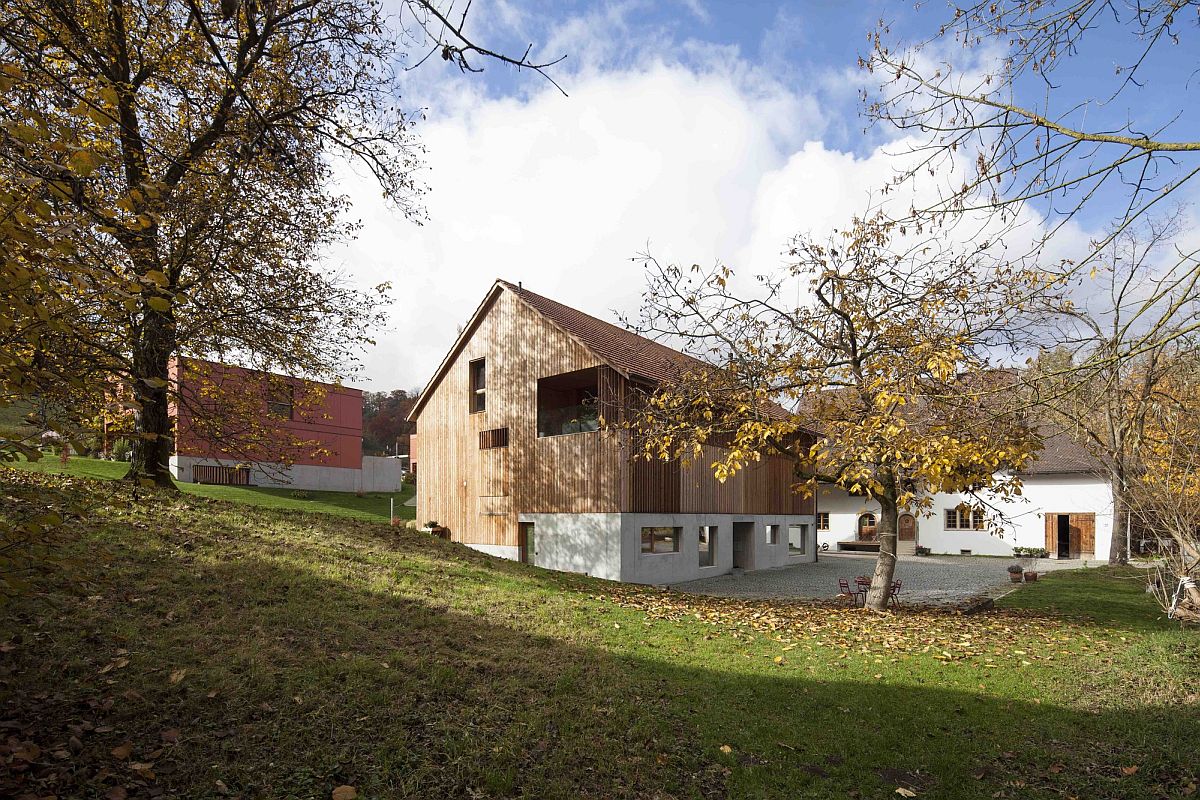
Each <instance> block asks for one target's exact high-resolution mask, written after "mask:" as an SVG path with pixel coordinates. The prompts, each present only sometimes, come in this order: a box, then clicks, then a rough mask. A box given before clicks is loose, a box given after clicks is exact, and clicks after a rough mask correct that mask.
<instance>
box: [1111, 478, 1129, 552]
mask: <svg viewBox="0 0 1200 800" xmlns="http://www.w3.org/2000/svg"><path fill="white" fill-rule="evenodd" d="M1109 480H1110V482H1111V483H1112V500H1113V531H1112V541H1111V542H1110V543H1109V546H1108V560H1109V561H1110V562H1111V563H1113V564H1128V563H1129V548H1128V547H1126V541H1125V531H1126V530H1127V528H1128V526H1129V490H1128V487H1126V485H1125V476H1124V474H1122V473H1121V472H1120V471H1117V472H1114V473H1113V474H1112V475H1111V476H1110V477H1109Z"/></svg>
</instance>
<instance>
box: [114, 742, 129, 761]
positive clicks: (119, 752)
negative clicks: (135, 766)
mask: <svg viewBox="0 0 1200 800" xmlns="http://www.w3.org/2000/svg"><path fill="white" fill-rule="evenodd" d="M111 752H112V757H113V758H115V759H117V760H118V761H124V760H125V759H127V758H129V756H130V755H131V754H132V753H133V742H125V743H123V744H119V745H117V746H116V747H114V748H113V749H112V751H111Z"/></svg>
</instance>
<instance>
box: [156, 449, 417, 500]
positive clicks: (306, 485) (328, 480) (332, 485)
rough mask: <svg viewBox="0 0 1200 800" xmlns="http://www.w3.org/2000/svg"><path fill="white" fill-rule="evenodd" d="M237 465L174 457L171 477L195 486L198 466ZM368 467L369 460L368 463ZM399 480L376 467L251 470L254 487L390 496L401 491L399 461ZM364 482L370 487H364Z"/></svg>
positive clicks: (261, 466)
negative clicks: (391, 493)
mask: <svg viewBox="0 0 1200 800" xmlns="http://www.w3.org/2000/svg"><path fill="white" fill-rule="evenodd" d="M371 460H372V461H388V460H389V459H385V458H372V459H371ZM234 463H236V462H232V461H221V460H218V459H215V458H198V457H195V456H171V461H170V469H171V477H173V478H174V479H175V480H177V481H183V482H185V483H194V480H193V479H192V467H194V466H196V465H197V464H204V465H213V466H220V465H224V466H232V465H233V464H234ZM364 463H366V459H364ZM395 463H396V465H397V466H396V467H395V468H394V469H395V470H396V473H395V474H396V478H395V481H394V483H393V482H392V478H391V475H390V472H389V470H391V469H392V468H391V467H388V466H386V465H384V466H378V465H374V464H372V465H371V467H370V468H369V469H368V470H361V469H348V468H346V467H322V466H314V465H311V464H293V465H292V466H290V467H288V466H285V465H283V464H253V465H251V467H250V484H251V485H252V486H263V487H267V488H273V489H312V490H315V491H321V492H357V491H365V492H388V491H398V490H399V488H400V479H399V463H400V462H399V461H395ZM364 479H366V480H369V481H370V483H369V485H367V486H364Z"/></svg>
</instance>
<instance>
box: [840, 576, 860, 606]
mask: <svg viewBox="0 0 1200 800" xmlns="http://www.w3.org/2000/svg"><path fill="white" fill-rule="evenodd" d="M859 598H862V600H863V602H865V601H866V594H865V593H864V592H863V591H862V590H861V589H858V588H855V589H851V588H850V581H848V580H846V579H845V578H838V599H839V600H842V599H844V600H846V601H848V602H849V603H850V604H851V605H853V606H854V607H855V608H857V607H858V605H859Z"/></svg>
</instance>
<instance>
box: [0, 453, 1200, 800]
mask: <svg viewBox="0 0 1200 800" xmlns="http://www.w3.org/2000/svg"><path fill="white" fill-rule="evenodd" d="M111 485H112V484H100V483H92V482H87V481H81V480H75V481H67V480H64V479H62V478H55V477H49V476H38V475H30V474H27V473H25V474H22V473H18V472H15V471H11V470H0V503H2V504H3V505H0V515H5V516H7V517H8V518H9V519H15V518H20V517H22V516H23V515H26V514H30V515H32V514H35V513H40V511H41V510H42V508H44V506H45V504H47V503H50V504H57V503H59V502H61V501H65V500H72V501H74V502H76V503H83V504H84V505H86V506H88V507H89V509H90V510H89V512H88V515H87V517H86V518H85V519H82V520H78V521H72V522H70V523H69V530H68V531H66V536H67V538H68V541H67V542H66V543H64V545H63V548H64V552H65V553H66V554H68V555H80V556H83V558H80V559H78V560H77V561H76V562H75V563H74V565H73V566H71V567H70V568H69V570H68V571H65V572H63V571H59V572H55V573H52V574H48V575H43V576H40V577H36V578H35V579H34V583H35V585H34V587H33V590H32V591H31V592H29V593H28V594H27V595H26V596H24V597H22V598H20V599H17V600H14V601H12V602H11V603H10V604H9V606H8V608H7V609H6V613H5V615H4V618H3V623H0V725H3V726H4V727H5V728H6V731H5V733H6V736H7V741H6V744H4V745H3V759H2V760H0V764H6V765H7V767H8V771H7V772H4V771H3V770H0V796H14V797H16V796H21V795H22V794H28V795H29V796H31V797H35V796H36V797H45V796H47V795H56V796H58V797H95V798H115V799H116V800H120V798H125V797H128V798H137V797H153V796H165V797H189V798H190V797H195V798H200V797H230V798H232V797H243V798H258V797H262V798H268V797H269V798H330V797H331V796H332V793H333V791H334V789H335V788H337V787H340V786H344V785H348V786H353V787H355V789H356V792H357V794H358V796H359V797H364V798H384V797H386V798H394V797H411V798H441V797H463V798H488V797H537V798H541V797H563V798H574V797H595V798H608V797H646V798H651V797H656V798H671V797H678V798H693V797H695V798H717V797H734V798H760V797H779V798H806V797H811V798H827V797H849V798H889V797H890V798H896V797H900V796H914V795H915V796H917V797H923V798H924V797H929V798H994V797H1000V798H1029V797H1033V798H1043V797H1044V798H1066V797H1080V798H1157V797H1180V798H1182V797H1188V796H1193V795H1192V793H1193V792H1195V791H1196V781H1197V778H1198V777H1200V775H1198V774H1197V773H1198V771H1200V763H1198V761H1197V757H1196V753H1197V748H1198V747H1200V725H1198V721H1200V639H1198V638H1197V635H1196V634H1195V633H1194V632H1189V631H1182V630H1179V629H1178V628H1176V627H1174V626H1172V625H1171V624H1168V623H1166V622H1165V621H1163V620H1162V619H1160V615H1159V613H1158V611H1157V609H1156V608H1155V607H1154V605H1153V604H1152V603H1151V602H1150V601H1149V599H1148V598H1147V597H1146V596H1145V595H1144V594H1143V592H1142V588H1143V584H1142V578H1141V576H1140V575H1138V574H1136V573H1135V571H1133V570H1128V569H1096V570H1088V571H1086V572H1080V573H1055V574H1052V575H1050V576H1048V577H1047V578H1046V579H1045V580H1044V581H1039V582H1038V583H1037V584H1033V585H1030V586H1028V587H1026V588H1023V589H1020V590H1018V592H1016V593H1015V594H1013V595H1010V596H1009V597H1008V598H1006V600H1005V602H1004V603H1003V606H1004V607H1003V608H1000V609H997V610H996V611H995V612H991V613H986V614H980V615H976V616H971V617H962V616H955V615H953V614H948V613H935V612H919V611H907V612H904V613H901V614H888V615H872V614H868V613H866V612H863V611H861V610H848V609H834V608H825V607H820V606H813V605H803V604H792V603H783V602H767V601H744V600H723V599H717V598H700V597H689V596H686V595H682V594H679V593H675V592H660V591H655V590H651V589H643V588H639V587H632V586H624V585H620V584H613V583H609V582H605V581H599V580H595V579H590V578H586V577H582V576H575V575H566V574H560V573H552V572H547V571H545V570H540V569H536V568H532V567H527V566H524V565H521V564H516V563H512V562H507V561H502V560H497V559H492V558H489V557H486V556H483V555H481V554H479V553H476V552H474V551H471V550H469V549H467V548H465V547H463V546H461V545H455V544H450V543H446V542H442V541H440V540H436V539H433V538H431V537H429V536H426V535H421V534H417V533H412V532H408V531H404V530H398V529H396V528H391V527H389V526H387V525H383V524H378V523H370V522H363V521H352V520H345V519H337V518H335V517H332V516H329V515H320V514H310V515H301V514H295V513H291V512H286V513H285V512H281V511H279V510H277V509H272V508H262V507H258V508H255V507H248V506H245V505H234V504H230V503H224V502H220V501H214V500H210V499H207V498H200V497H195V496H190V495H181V496H174V497H161V498H151V499H150V501H149V502H143V503H141V504H130V503H127V502H124V501H123V500H122V499H120V498H114V497H113V496H112V494H111V489H109V488H108V487H109V486H111ZM31 495H36V497H37V498H40V500H38V501H37V502H35V501H34V500H30V499H29V498H30V497H31ZM897 789H902V790H904V791H903V792H901V793H900V794H897ZM905 793H911V794H905Z"/></svg>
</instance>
